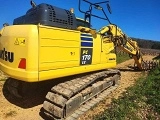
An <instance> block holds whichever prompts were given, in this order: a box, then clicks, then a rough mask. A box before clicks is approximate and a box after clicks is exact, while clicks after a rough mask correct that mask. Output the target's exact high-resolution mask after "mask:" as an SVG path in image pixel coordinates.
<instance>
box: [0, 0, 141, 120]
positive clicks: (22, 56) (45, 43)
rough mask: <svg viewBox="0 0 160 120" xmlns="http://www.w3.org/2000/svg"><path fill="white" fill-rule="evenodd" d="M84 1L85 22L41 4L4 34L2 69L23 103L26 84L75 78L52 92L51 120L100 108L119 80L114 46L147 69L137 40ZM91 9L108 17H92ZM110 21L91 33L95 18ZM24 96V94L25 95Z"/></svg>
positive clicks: (46, 108)
mask: <svg viewBox="0 0 160 120" xmlns="http://www.w3.org/2000/svg"><path fill="white" fill-rule="evenodd" d="M81 2H86V3H87V4H89V10H88V11H82V10H81V4H82V3H81ZM106 3H107V6H108V10H109V12H111V10H110V7H109V4H108V1H103V2H99V3H92V2H89V1H87V0H79V10H80V12H82V13H84V15H85V17H84V19H80V18H76V17H75V14H74V12H73V9H72V10H71V11H69V10H66V9H63V8H59V7H56V6H53V5H49V4H46V3H42V4H39V5H36V4H35V3H34V2H33V1H31V5H32V8H31V9H29V10H28V11H27V12H26V14H25V15H23V16H21V17H18V18H16V19H14V21H13V25H8V24H7V25H5V26H4V27H3V28H2V29H1V31H0V70H2V71H3V72H4V73H6V74H8V75H9V76H10V78H9V80H8V84H7V88H8V91H9V92H10V93H11V94H13V95H15V97H18V98H21V97H23V96H24V95H25V93H23V92H22V90H23V87H24V86H23V85H24V83H25V84H27V83H33V82H42V81H48V80H50V81H52V82H57V80H59V79H57V78H61V77H66V76H74V77H72V78H71V79H68V77H67V80H64V81H63V82H59V83H58V84H56V85H55V86H53V87H52V88H51V90H50V91H48V93H47V95H46V98H45V101H44V103H43V110H42V112H43V113H44V115H45V116H47V117H49V118H51V119H68V120H71V119H76V118H77V117H78V116H79V115H81V114H83V113H84V112H85V111H87V110H88V109H90V108H91V107H92V106H93V105H95V104H96V103H98V102H99V101H100V100H102V99H103V98H104V97H106V96H107V94H109V93H110V92H111V91H113V90H115V89H116V88H117V87H118V85H119V81H120V76H121V75H120V71H119V70H117V69H116V54H115V53H114V52H112V51H113V50H114V48H115V47H118V48H120V49H122V50H123V51H125V52H127V53H128V54H129V55H130V57H131V58H133V59H134V60H135V63H136V65H137V68H138V69H139V70H143V64H142V63H143V59H142V55H141V52H140V48H139V47H138V45H137V43H136V42H135V41H132V40H131V39H130V38H129V37H127V35H125V34H124V33H123V32H122V31H121V29H120V28H118V26H117V25H115V24H112V23H111V22H110V21H109V19H108V17H107V15H106V13H105V11H104V9H103V8H102V7H101V4H106ZM92 8H96V9H99V10H101V11H102V13H104V16H105V17H100V16H97V15H94V14H92ZM92 17H97V18H99V19H103V20H106V21H108V22H109V25H108V26H104V27H102V28H101V29H100V30H99V31H96V30H95V29H92V28H91V18H92ZM22 93H23V94H22Z"/></svg>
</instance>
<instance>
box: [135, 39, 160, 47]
mask: <svg viewBox="0 0 160 120" xmlns="http://www.w3.org/2000/svg"><path fill="white" fill-rule="evenodd" d="M132 39H133V40H135V41H137V42H138V45H139V47H140V48H147V49H160V42H159V41H154V40H147V39H139V38H133V37H132Z"/></svg>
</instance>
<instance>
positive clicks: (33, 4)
mask: <svg viewBox="0 0 160 120" xmlns="http://www.w3.org/2000/svg"><path fill="white" fill-rule="evenodd" d="M30 4H31V6H32V8H35V7H36V3H35V2H34V1H33V0H31V1H30Z"/></svg>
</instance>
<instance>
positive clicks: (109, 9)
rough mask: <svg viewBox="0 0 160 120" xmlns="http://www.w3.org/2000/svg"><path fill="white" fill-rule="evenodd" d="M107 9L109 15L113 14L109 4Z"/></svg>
mask: <svg viewBox="0 0 160 120" xmlns="http://www.w3.org/2000/svg"><path fill="white" fill-rule="evenodd" d="M107 9H108V11H109V13H110V14H112V11H111V7H110V5H109V3H107Z"/></svg>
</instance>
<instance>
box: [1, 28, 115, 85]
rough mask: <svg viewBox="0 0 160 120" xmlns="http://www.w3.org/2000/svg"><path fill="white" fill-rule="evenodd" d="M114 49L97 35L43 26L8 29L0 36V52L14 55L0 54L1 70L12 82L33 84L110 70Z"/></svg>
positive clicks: (113, 64) (113, 63) (113, 61)
mask: <svg viewBox="0 0 160 120" xmlns="http://www.w3.org/2000/svg"><path fill="white" fill-rule="evenodd" d="M23 39H24V40H23ZM4 48H5V50H4ZM113 48H114V47H113V43H112V42H107V43H106V42H104V39H103V38H102V37H101V35H100V34H97V35H96V37H95V36H92V35H91V34H89V33H82V32H80V31H78V30H68V29H62V28H55V27H48V26H42V25H14V26H7V27H5V28H4V29H3V32H2V36H1V37H0V50H1V51H2V52H4V51H7V52H13V53H14V61H13V62H9V61H8V60H7V61H6V60H5V59H2V56H3V55H1V58H0V67H1V68H0V69H1V70H2V71H3V72H5V73H7V74H8V75H9V76H11V77H13V78H15V79H19V80H23V81H27V82H36V81H43V80H48V79H53V78H59V77H64V76H69V75H75V74H80V73H85V72H90V71H96V70H102V69H107V68H113V67H115V66H116V55H115V54H113V53H110V51H111V50H113ZM22 58H25V59H26V69H22V68H18V66H19V63H20V60H21V59H22Z"/></svg>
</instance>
